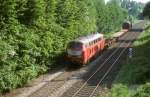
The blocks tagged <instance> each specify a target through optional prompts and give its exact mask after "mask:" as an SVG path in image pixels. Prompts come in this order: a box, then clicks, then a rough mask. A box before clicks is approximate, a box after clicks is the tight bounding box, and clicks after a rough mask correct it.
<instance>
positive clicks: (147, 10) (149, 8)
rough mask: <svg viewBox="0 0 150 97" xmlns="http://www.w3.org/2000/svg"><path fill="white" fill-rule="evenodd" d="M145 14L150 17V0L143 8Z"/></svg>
mask: <svg viewBox="0 0 150 97" xmlns="http://www.w3.org/2000/svg"><path fill="white" fill-rule="evenodd" d="M143 15H144V16H145V17H148V18H149V19H150V2H148V3H147V4H146V5H145V7H144V10H143Z"/></svg>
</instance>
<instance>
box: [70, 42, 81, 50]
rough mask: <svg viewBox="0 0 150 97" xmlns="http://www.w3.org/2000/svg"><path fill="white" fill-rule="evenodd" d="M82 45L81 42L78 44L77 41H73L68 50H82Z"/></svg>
mask: <svg viewBox="0 0 150 97" xmlns="http://www.w3.org/2000/svg"><path fill="white" fill-rule="evenodd" d="M82 45H83V44H82V43H80V42H76V41H72V42H70V43H69V45H68V48H70V49H82Z"/></svg>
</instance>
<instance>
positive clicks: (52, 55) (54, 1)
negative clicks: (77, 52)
mask: <svg viewBox="0 0 150 97" xmlns="http://www.w3.org/2000/svg"><path fill="white" fill-rule="evenodd" d="M0 2H1V3H0V64H1V65H0V92H1V93H4V92H7V91H10V90H12V89H15V88H17V87H21V86H23V85H24V84H25V83H27V82H28V81H30V80H31V79H33V78H35V77H37V76H38V75H40V74H43V73H45V72H47V71H48V70H50V69H51V68H52V67H54V66H58V65H61V64H60V61H61V60H62V59H63V53H64V51H65V48H66V45H67V43H68V42H69V41H70V40H72V39H75V38H77V37H79V36H82V35H87V34H90V33H94V32H100V33H110V32H113V31H117V30H119V29H121V24H122V22H124V21H125V20H126V19H127V18H128V11H127V10H126V9H124V8H122V7H121V5H120V3H121V2H118V0H110V1H109V2H108V3H107V4H106V3H105V2H104V0H0Z"/></svg>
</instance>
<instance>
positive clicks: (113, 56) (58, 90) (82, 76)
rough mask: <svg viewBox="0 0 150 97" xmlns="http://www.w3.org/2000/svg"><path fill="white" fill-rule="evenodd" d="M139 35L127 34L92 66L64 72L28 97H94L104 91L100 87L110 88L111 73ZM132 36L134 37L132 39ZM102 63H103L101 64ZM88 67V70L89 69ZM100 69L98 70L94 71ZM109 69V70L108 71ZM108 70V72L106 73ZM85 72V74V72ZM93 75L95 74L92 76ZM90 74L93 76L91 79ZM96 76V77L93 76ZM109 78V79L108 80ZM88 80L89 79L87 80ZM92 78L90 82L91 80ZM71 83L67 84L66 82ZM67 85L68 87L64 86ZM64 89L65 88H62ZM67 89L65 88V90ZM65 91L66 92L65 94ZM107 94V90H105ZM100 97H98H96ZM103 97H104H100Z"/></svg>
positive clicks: (134, 33)
mask: <svg viewBox="0 0 150 97" xmlns="http://www.w3.org/2000/svg"><path fill="white" fill-rule="evenodd" d="M138 35H139V33H136V32H132V33H127V34H125V35H124V36H122V37H121V38H120V39H119V42H117V43H115V44H114V45H113V47H112V48H110V49H108V50H107V51H105V52H104V53H103V55H101V56H100V57H99V58H98V61H96V62H95V63H94V66H93V64H91V65H89V66H87V67H84V68H81V70H76V71H71V72H70V71H69V72H64V73H62V74H61V75H59V76H58V77H56V78H55V79H53V80H52V81H50V82H47V84H46V85H44V86H43V87H41V88H40V89H39V90H37V91H36V92H34V93H32V94H31V95H29V96H28V97H60V96H61V97H95V96H98V95H99V94H100V93H102V92H101V91H105V90H104V88H102V87H101V86H102V85H103V84H105V83H107V84H108V83H109V84H110V85H109V86H111V83H112V79H114V78H115V77H114V76H113V73H114V71H115V70H116V69H118V66H119V65H118V64H116V63H119V62H120V61H119V60H120V59H122V58H125V57H123V56H122V54H124V53H126V48H127V47H128V46H129V45H131V43H132V42H133V40H134V39H135V38H136V37H137V36H138ZM133 36H134V37H133ZM102 62H104V63H102ZM89 67H90V68H89ZM96 68H100V69H99V70H95V69H96ZM109 68H110V69H109ZM108 70H109V71H108ZM85 71H86V72H85ZM94 73H95V74H94ZM91 74H92V75H93V76H92V77H91ZM95 75H96V76H95ZM109 76H110V77H111V78H109ZM89 78H90V79H89ZM91 78H92V80H91ZM69 81H70V82H71V83H69V84H68V82H69ZM65 84H68V85H70V86H68V85H65ZM64 87H65V88H64ZM66 87H67V88H66ZM66 90H67V92H66ZM106 92H107V90H106ZM98 97H100V96H98ZM102 97H105V96H102Z"/></svg>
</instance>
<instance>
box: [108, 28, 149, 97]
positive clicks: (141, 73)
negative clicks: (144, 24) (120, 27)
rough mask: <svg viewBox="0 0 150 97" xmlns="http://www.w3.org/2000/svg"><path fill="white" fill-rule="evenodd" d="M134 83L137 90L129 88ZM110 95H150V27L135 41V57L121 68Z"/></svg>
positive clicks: (137, 96) (145, 96)
mask: <svg viewBox="0 0 150 97" xmlns="http://www.w3.org/2000/svg"><path fill="white" fill-rule="evenodd" d="M134 85H136V86H140V87H139V88H137V91H135V89H133V91H131V90H132V89H130V88H129V87H132V86H134ZM110 97H150V29H148V30H147V31H145V32H144V33H142V34H141V36H140V37H139V39H138V40H137V41H136V42H135V43H134V45H133V58H132V59H128V61H127V63H126V64H124V65H123V67H122V68H121V70H120V72H119V74H118V76H117V77H116V79H115V81H114V86H113V87H112V90H111V93H110Z"/></svg>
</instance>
